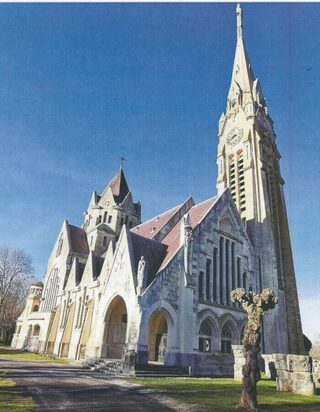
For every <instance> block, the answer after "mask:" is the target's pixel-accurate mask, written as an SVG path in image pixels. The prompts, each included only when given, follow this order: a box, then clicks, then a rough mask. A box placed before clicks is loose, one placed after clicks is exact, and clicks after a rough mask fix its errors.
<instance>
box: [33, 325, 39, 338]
mask: <svg viewBox="0 0 320 412" xmlns="http://www.w3.org/2000/svg"><path fill="white" fill-rule="evenodd" d="M39 334H40V326H39V325H34V328H33V336H39Z"/></svg>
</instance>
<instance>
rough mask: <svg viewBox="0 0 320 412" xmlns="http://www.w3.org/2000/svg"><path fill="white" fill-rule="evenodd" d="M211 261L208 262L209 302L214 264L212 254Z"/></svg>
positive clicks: (211, 299)
mask: <svg viewBox="0 0 320 412" xmlns="http://www.w3.org/2000/svg"><path fill="white" fill-rule="evenodd" d="M210 262H211V263H210V265H209V266H210V267H209V269H210V270H209V279H210V281H209V299H210V302H213V264H214V259H213V256H212V260H211V261H210Z"/></svg>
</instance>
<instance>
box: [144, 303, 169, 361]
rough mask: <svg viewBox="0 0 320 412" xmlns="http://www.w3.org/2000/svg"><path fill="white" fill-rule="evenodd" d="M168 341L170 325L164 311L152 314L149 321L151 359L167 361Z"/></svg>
mask: <svg viewBox="0 0 320 412" xmlns="http://www.w3.org/2000/svg"><path fill="white" fill-rule="evenodd" d="M167 342H168V325H167V320H166V317H165V314H164V312H163V311H161V310H160V311H158V312H156V313H155V314H154V315H152V316H151V319H150V321H149V336H148V351H149V361H156V362H159V363H164V362H165V354H166V351H167Z"/></svg>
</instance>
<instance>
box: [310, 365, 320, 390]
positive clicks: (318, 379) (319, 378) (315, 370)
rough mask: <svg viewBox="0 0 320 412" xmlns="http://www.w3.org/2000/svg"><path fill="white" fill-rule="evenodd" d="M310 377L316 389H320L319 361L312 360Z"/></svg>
mask: <svg viewBox="0 0 320 412" xmlns="http://www.w3.org/2000/svg"><path fill="white" fill-rule="evenodd" d="M312 376H313V382H314V384H315V385H316V388H320V359H312Z"/></svg>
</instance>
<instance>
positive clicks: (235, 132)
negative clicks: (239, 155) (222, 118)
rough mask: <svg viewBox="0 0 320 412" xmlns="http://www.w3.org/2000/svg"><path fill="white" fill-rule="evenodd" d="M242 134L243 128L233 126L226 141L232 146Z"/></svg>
mask: <svg viewBox="0 0 320 412" xmlns="http://www.w3.org/2000/svg"><path fill="white" fill-rule="evenodd" d="M242 136H243V130H242V129H238V128H234V129H232V130H231V131H230V132H229V133H228V135H227V143H228V144H229V145H230V146H234V145H236V144H237V143H238V142H239V141H240V140H241V139H242Z"/></svg>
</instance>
